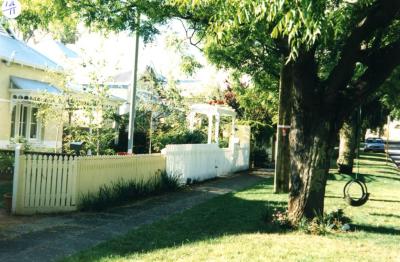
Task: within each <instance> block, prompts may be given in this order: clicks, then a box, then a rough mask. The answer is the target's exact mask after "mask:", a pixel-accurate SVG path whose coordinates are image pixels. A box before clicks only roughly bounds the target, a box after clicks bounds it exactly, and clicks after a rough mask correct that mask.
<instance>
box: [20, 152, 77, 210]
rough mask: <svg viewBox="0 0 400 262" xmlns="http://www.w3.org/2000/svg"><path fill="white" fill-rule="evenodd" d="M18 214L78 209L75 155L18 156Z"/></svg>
mask: <svg viewBox="0 0 400 262" xmlns="http://www.w3.org/2000/svg"><path fill="white" fill-rule="evenodd" d="M19 160H20V163H19V170H18V173H19V175H18V186H17V187H18V189H17V192H16V193H17V194H14V197H16V200H15V201H16V202H15V205H16V206H15V213H16V214H33V213H47V212H65V211H73V210H76V208H77V207H76V174H77V172H76V161H75V159H74V157H72V156H57V155H39V154H34V155H31V154H27V155H22V156H20V157H19Z"/></svg>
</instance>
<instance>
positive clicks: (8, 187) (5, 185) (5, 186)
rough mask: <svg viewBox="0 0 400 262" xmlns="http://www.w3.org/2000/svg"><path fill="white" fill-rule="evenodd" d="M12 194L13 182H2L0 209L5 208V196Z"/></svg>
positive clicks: (0, 187) (0, 186) (0, 182)
mask: <svg viewBox="0 0 400 262" xmlns="http://www.w3.org/2000/svg"><path fill="white" fill-rule="evenodd" d="M9 192H12V181H1V180H0V208H4V204H3V195H4V194H5V193H9Z"/></svg>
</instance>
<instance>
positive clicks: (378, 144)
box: [364, 137, 385, 152]
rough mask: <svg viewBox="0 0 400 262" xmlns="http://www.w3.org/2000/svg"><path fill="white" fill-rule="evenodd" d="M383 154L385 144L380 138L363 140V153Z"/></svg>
mask: <svg viewBox="0 0 400 262" xmlns="http://www.w3.org/2000/svg"><path fill="white" fill-rule="evenodd" d="M369 151H372V152H385V143H384V142H383V140H382V139H381V138H375V137H374V138H367V139H366V140H365V146H364V152H369Z"/></svg>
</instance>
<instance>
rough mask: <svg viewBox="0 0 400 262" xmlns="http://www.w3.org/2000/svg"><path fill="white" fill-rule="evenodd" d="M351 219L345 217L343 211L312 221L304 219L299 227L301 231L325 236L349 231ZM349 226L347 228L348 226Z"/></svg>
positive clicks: (318, 217) (333, 212)
mask: <svg viewBox="0 0 400 262" xmlns="http://www.w3.org/2000/svg"><path fill="white" fill-rule="evenodd" d="M350 222H351V219H350V218H348V217H347V216H345V215H344V212H343V210H342V209H338V210H336V211H332V212H330V213H328V214H326V213H325V214H324V215H318V216H316V217H314V218H313V219H312V220H307V219H302V220H301V221H300V223H299V224H298V225H297V228H298V229H299V230H300V231H303V232H305V233H308V234H312V235H325V234H327V233H335V232H343V231H347V229H346V228H348V227H349V225H348V223H350ZM346 225H347V226H346Z"/></svg>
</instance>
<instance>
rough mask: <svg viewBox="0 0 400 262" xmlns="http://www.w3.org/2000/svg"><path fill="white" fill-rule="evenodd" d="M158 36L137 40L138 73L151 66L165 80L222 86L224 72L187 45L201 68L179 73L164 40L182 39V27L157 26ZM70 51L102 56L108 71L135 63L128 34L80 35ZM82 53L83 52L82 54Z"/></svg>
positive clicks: (122, 69)
mask: <svg viewBox="0 0 400 262" xmlns="http://www.w3.org/2000/svg"><path fill="white" fill-rule="evenodd" d="M160 31H161V34H160V35H158V36H157V37H156V38H155V40H154V41H153V42H151V43H148V44H146V45H145V44H144V43H143V41H140V46H139V62H138V63H139V66H138V69H139V74H140V72H143V71H144V70H145V68H146V67H147V66H152V67H153V68H155V69H156V71H157V72H158V73H159V74H161V75H163V76H164V77H169V76H173V78H174V79H179V80H184V79H194V80H198V81H201V82H202V83H204V85H207V84H212V83H213V82H215V83H223V81H224V80H225V78H226V73H225V72H223V71H220V70H217V69H216V68H215V67H214V66H212V65H210V64H209V63H207V60H206V58H205V57H204V56H203V55H202V53H201V52H200V51H199V50H198V49H197V48H196V47H193V46H190V45H189V50H188V52H189V53H190V54H192V55H194V56H195V57H196V59H197V61H198V62H200V63H201V64H202V65H203V68H202V69H200V70H198V72H196V74H194V75H193V76H186V75H184V74H183V73H182V72H180V67H179V65H180V55H179V54H177V53H176V52H175V51H173V50H171V49H170V48H168V47H167V45H166V38H167V36H168V35H170V34H171V33H176V34H177V35H178V36H179V37H184V36H185V31H184V29H183V26H182V25H181V23H180V22H178V21H173V22H171V23H169V24H168V25H166V26H162V27H160ZM70 47H71V49H73V50H75V51H77V52H78V53H81V55H82V53H84V54H83V55H84V56H89V57H97V58H99V54H100V57H102V59H104V60H105V61H107V64H108V67H107V71H108V72H113V71H117V72H125V71H129V70H132V68H133V61H134V50H135V41H134V37H133V35H130V34H129V33H128V32H122V33H119V34H110V35H108V36H104V35H102V34H99V33H88V32H87V31H86V32H84V33H82V35H81V37H80V38H79V40H78V41H77V42H76V43H75V45H74V46H70ZM83 50H84V51H83Z"/></svg>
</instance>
